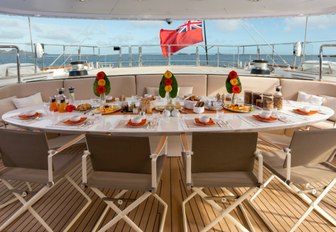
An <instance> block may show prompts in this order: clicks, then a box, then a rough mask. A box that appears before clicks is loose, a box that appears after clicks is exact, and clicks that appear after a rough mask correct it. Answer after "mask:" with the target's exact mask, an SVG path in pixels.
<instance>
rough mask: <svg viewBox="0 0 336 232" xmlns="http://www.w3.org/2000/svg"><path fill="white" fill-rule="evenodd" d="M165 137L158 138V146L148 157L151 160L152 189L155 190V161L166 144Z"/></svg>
mask: <svg viewBox="0 0 336 232" xmlns="http://www.w3.org/2000/svg"><path fill="white" fill-rule="evenodd" d="M167 138H168V137H167V136H166V135H163V136H161V138H160V142H159V144H158V145H157V146H156V149H155V151H154V153H153V154H151V155H150V158H151V172H152V189H153V190H155V189H156V188H157V164H156V160H157V158H158V156H160V155H161V152H162V150H163V148H164V147H165V145H166V143H167Z"/></svg>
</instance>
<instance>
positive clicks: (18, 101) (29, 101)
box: [12, 92, 43, 109]
mask: <svg viewBox="0 0 336 232" xmlns="http://www.w3.org/2000/svg"><path fill="white" fill-rule="evenodd" d="M12 101H13V103H14V105H15V107H16V108H17V109H19V108H24V107H28V106H35V105H40V104H43V100H42V96H41V93H40V92H38V93H35V94H33V95H31V96H28V97H22V98H13V99H12Z"/></svg>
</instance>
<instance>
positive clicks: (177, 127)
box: [2, 101, 334, 135]
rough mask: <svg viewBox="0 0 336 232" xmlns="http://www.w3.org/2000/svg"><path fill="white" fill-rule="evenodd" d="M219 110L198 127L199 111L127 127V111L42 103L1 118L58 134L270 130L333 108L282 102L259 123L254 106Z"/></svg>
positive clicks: (318, 117) (316, 118) (320, 117)
mask: <svg viewBox="0 0 336 232" xmlns="http://www.w3.org/2000/svg"><path fill="white" fill-rule="evenodd" d="M304 105H308V106H309V107H310V108H311V109H315V110H317V113H315V114H311V115H301V114H297V113H295V112H294V110H295V109H298V108H302V107H303V106H304ZM28 111H33V112H34V111H35V112H39V113H40V114H41V116H40V117H36V118H33V119H21V118H20V117H19V115H21V114H24V113H25V112H28ZM219 112H220V113H212V114H207V115H208V116H209V117H211V118H212V119H213V121H214V122H215V124H214V125H211V126H200V125H197V124H196V123H195V122H194V119H195V118H199V117H200V116H201V115H203V114H180V115H179V116H178V117H164V116H163V115H162V114H159V113H155V114H148V115H145V116H144V117H146V120H147V122H148V123H147V124H146V125H145V126H142V127H137V126H134V127H132V126H128V125H127V122H128V121H129V120H130V119H131V118H132V117H135V116H136V115H130V114H120V113H118V114H108V115H101V114H94V113H91V112H86V113H85V114H84V113H82V112H78V111H73V112H71V113H69V112H67V113H58V112H50V111H49V110H48V109H47V107H46V105H36V106H32V107H27V108H21V109H17V110H13V111H10V112H7V113H5V114H4V115H3V116H2V119H3V120H4V121H5V122H7V123H8V124H11V125H15V126H18V127H22V128H25V129H28V130H40V131H46V132H59V133H72V134H73V133H112V134H148V135H157V134H166V135H169V134H180V133H183V132H185V133H192V132H243V131H255V132H260V131H270V130H277V129H285V128H295V127H302V126H307V125H310V124H314V123H316V122H320V121H324V120H326V119H328V118H329V117H330V116H332V115H333V114H334V111H333V110H332V109H330V108H328V107H324V106H314V105H309V104H308V103H302V102H295V101H285V102H284V107H283V109H282V110H280V111H276V112H273V113H275V115H276V117H277V118H278V120H274V121H272V122H263V121H259V120H257V119H256V118H255V117H254V116H253V115H258V114H259V113H260V112H261V110H260V109H257V108H255V109H254V110H253V111H251V112H248V113H235V112H228V111H225V112H223V111H219ZM75 115H78V116H81V117H85V118H86V121H85V122H84V123H81V124H78V125H77V124H74V125H67V124H65V123H63V122H64V121H65V120H67V119H69V118H71V117H73V116H75Z"/></svg>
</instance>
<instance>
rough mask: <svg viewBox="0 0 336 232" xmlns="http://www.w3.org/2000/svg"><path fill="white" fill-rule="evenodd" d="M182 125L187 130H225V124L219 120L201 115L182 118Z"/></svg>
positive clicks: (226, 125)
mask: <svg viewBox="0 0 336 232" xmlns="http://www.w3.org/2000/svg"><path fill="white" fill-rule="evenodd" d="M182 121H183V123H184V125H185V126H186V127H187V128H188V129H202V128H204V129H209V128H217V129H220V128H226V127H228V124H227V122H225V121H224V120H221V119H219V118H213V117H211V116H209V115H201V116H199V117H194V118H182Z"/></svg>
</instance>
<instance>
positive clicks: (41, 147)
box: [0, 129, 91, 231]
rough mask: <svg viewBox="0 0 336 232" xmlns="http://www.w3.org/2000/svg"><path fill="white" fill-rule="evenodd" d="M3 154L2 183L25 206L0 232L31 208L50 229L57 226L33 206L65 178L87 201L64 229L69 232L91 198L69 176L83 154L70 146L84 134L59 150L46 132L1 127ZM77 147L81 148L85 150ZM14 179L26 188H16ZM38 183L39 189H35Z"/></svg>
mask: <svg viewBox="0 0 336 232" xmlns="http://www.w3.org/2000/svg"><path fill="white" fill-rule="evenodd" d="M0 137H1V139H0V153H1V157H2V162H3V165H4V166H5V168H4V169H3V170H2V171H1V172H0V179H1V182H2V183H3V184H4V185H5V186H6V187H7V188H8V190H9V191H10V192H12V193H13V195H14V197H15V198H14V199H17V200H18V201H19V202H20V203H21V204H22V206H21V207H20V208H19V209H18V210H17V211H16V212H15V213H14V214H12V215H11V216H10V217H9V218H7V219H6V220H5V222H4V223H2V224H1V225H0V231H6V230H7V229H6V228H7V227H8V226H9V225H10V224H11V223H13V222H14V221H15V220H16V219H17V218H18V217H20V216H21V215H22V214H23V213H24V212H25V211H29V212H30V213H31V214H32V215H33V216H34V217H35V218H36V219H37V220H38V222H39V223H41V224H42V226H43V227H44V228H45V229H46V230H47V231H53V229H52V228H51V227H50V226H49V225H48V224H47V223H46V222H45V220H44V219H43V218H42V217H41V216H40V215H39V214H38V213H37V212H36V211H35V210H34V208H33V206H34V204H35V203H36V202H38V201H39V200H40V199H41V198H43V197H44V196H45V195H46V194H47V193H48V192H49V191H50V190H52V189H53V188H55V187H57V184H58V183H60V182H61V181H62V180H63V179H66V180H67V181H69V183H70V184H71V185H72V187H74V188H75V189H76V190H77V191H78V192H79V193H80V194H81V195H82V197H84V198H85V199H86V200H87V203H86V204H85V206H84V207H83V208H82V209H81V210H80V211H79V212H78V213H77V215H75V216H74V218H73V219H72V220H71V221H70V222H69V223H68V225H67V227H66V228H65V229H64V231H67V230H69V229H70V228H71V226H72V225H73V224H74V223H75V222H76V220H77V219H78V218H79V216H80V215H81V213H82V212H84V211H85V209H86V208H87V207H88V206H89V204H90V202H91V199H90V198H89V197H88V196H87V194H86V193H85V192H84V191H83V190H82V189H81V188H80V187H79V186H78V185H77V184H76V182H75V181H74V180H73V179H72V178H71V177H70V176H69V175H68V173H69V172H70V171H71V170H73V169H74V168H75V166H76V165H78V164H79V163H80V157H81V156H80V154H79V153H76V152H70V151H69V150H67V148H69V147H70V146H72V145H73V144H75V143H76V142H78V141H79V140H81V139H82V138H83V136H78V137H77V138H75V139H73V140H72V141H70V142H68V143H66V144H64V145H63V146H62V147H60V148H58V149H57V150H50V149H49V147H48V143H47V139H46V135H45V133H42V132H28V131H18V130H5V129H1V130H0ZM79 146H81V148H79V149H77V151H79V152H80V151H81V150H82V149H83V146H82V145H79ZM12 181H16V182H23V183H26V188H24V189H16V188H15V187H14V185H13V184H11V182H12ZM32 184H34V186H35V185H36V184H37V185H38V187H37V188H33V187H32V186H33V185H32ZM10 203H16V201H15V200H13V199H12V200H9V201H8V202H5V203H4V207H2V208H3V209H1V210H6V207H5V206H8V205H9V204H10Z"/></svg>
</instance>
